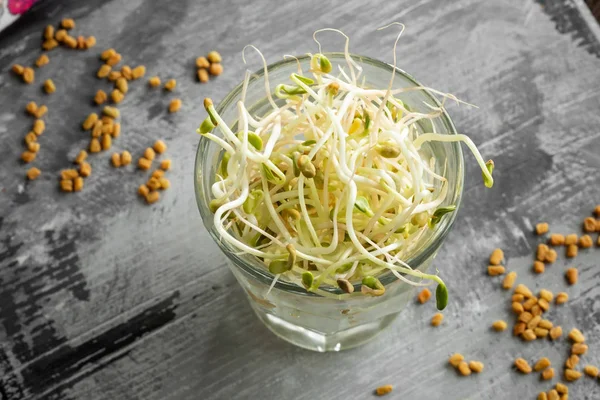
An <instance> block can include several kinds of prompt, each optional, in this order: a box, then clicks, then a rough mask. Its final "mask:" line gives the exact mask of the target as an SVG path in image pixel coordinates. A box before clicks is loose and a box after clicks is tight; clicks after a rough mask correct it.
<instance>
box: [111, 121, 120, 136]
mask: <svg viewBox="0 0 600 400" xmlns="http://www.w3.org/2000/svg"><path fill="white" fill-rule="evenodd" d="M111 134H112V137H114V138H118V137H119V136H120V135H121V124H120V123H118V122H115V123H114V124H113V130H112V133H111Z"/></svg>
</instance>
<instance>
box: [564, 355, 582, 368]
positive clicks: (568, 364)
mask: <svg viewBox="0 0 600 400" xmlns="http://www.w3.org/2000/svg"><path fill="white" fill-rule="evenodd" d="M577 364H579V356H578V355H577V354H571V355H570V356H569V358H567V361H565V368H569V369H574V368H575V367H576V366H577Z"/></svg>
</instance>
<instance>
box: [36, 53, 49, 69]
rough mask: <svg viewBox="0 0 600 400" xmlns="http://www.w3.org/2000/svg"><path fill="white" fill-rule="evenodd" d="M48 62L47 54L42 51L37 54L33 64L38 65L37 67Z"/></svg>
mask: <svg viewBox="0 0 600 400" xmlns="http://www.w3.org/2000/svg"><path fill="white" fill-rule="evenodd" d="M49 62H50V59H49V58H48V56H47V55H46V53H44V54H42V55H41V56H39V57H38V58H37V60H35V66H36V67H38V68H41V67H43V66H44V65H46V64H48V63H49Z"/></svg>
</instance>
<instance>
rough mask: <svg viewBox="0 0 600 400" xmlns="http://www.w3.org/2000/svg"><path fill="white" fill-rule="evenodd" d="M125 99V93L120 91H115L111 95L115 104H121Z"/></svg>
mask: <svg viewBox="0 0 600 400" xmlns="http://www.w3.org/2000/svg"><path fill="white" fill-rule="evenodd" d="M124 98H125V96H124V95H123V92H121V91H120V90H118V89H114V90H113V91H112V92H111V93H110V99H111V100H112V102H113V103H115V104H119V103H120V102H122V101H123V99H124Z"/></svg>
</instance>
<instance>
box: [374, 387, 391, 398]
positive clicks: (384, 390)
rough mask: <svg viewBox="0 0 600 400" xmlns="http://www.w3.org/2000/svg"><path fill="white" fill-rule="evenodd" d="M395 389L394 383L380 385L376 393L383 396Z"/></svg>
mask: <svg viewBox="0 0 600 400" xmlns="http://www.w3.org/2000/svg"><path fill="white" fill-rule="evenodd" d="M393 389H394V388H393V387H392V385H384V386H379V387H378V388H377V389H375V394H377V396H383V395H386V394H388V393H390V392H391V391H392V390H393Z"/></svg>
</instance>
